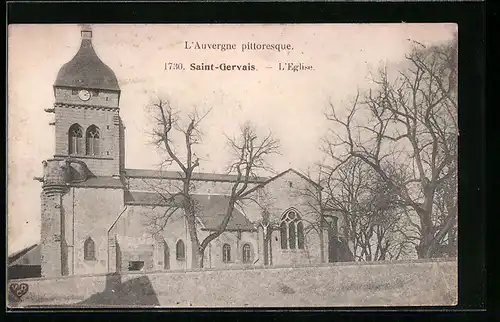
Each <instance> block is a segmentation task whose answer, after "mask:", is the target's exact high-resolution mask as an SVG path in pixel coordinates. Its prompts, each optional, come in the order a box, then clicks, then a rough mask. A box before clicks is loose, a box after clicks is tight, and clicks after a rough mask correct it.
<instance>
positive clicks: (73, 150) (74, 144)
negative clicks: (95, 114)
mask: <svg viewBox="0 0 500 322" xmlns="http://www.w3.org/2000/svg"><path fill="white" fill-rule="evenodd" d="M83 153H84V148H83V129H82V127H81V126H80V125H79V124H73V125H71V126H70V128H69V131H68V154H70V155H71V154H83Z"/></svg>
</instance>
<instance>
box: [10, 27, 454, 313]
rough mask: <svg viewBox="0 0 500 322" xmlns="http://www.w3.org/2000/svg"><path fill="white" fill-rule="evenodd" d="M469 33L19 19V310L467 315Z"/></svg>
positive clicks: (13, 38) (14, 287)
mask: <svg viewBox="0 0 500 322" xmlns="http://www.w3.org/2000/svg"><path fill="white" fill-rule="evenodd" d="M457 33H458V29H457V25H456V24H438V23H435V24H430V23H429V24H405V23H402V24H260V25H259V24H247V25H246V24H241V25H239V24H233V25H231V24H189V25H188V24H185V25H174V24H168V25H167V24H151V25H141V24H133V25H132V24H130V25H125V24H122V25H118V24H117V25H110V24H106V25H100V24H96V25H85V24H82V25H65V24H62V25H61V24H58V25H50V24H44V25H9V29H8V154H7V155H8V254H9V258H8V263H7V266H8V274H7V279H8V281H7V287H8V290H7V292H8V306H9V307H25V308H29V307H61V306H62V307H162V308H176V307H183V308H189V307H204V308H211V307H237V308H252V307H271V308H272V307H359V306H435V305H456V304H457V298H458V282H457V274H458V273H457V272H458V267H457V265H458V264H457V242H458V241H457V239H458V234H457V229H458V227H457V216H458V212H457V176H458V172H457V156H458V149H457V140H458V122H457V118H458V115H457V114H458V97H457V96H458V94H457V87H458V85H457V84H458V78H457V75H458V59H457V57H458V45H457V41H458V40H457Z"/></svg>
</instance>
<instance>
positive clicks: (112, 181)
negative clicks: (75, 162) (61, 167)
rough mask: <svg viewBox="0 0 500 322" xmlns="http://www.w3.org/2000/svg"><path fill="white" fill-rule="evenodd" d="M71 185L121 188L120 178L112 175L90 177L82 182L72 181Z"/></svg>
mask: <svg viewBox="0 0 500 322" xmlns="http://www.w3.org/2000/svg"><path fill="white" fill-rule="evenodd" d="M71 186H74V187H81V188H123V184H122V182H121V180H120V179H118V178H114V177H90V178H88V179H87V180H85V181H83V182H73V183H71Z"/></svg>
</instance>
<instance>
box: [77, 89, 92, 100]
mask: <svg viewBox="0 0 500 322" xmlns="http://www.w3.org/2000/svg"><path fill="white" fill-rule="evenodd" d="M78 97H79V98H80V99H81V100H82V101H88V100H89V99H90V92H89V91H87V90H85V89H82V90H81V91H80V92H78Z"/></svg>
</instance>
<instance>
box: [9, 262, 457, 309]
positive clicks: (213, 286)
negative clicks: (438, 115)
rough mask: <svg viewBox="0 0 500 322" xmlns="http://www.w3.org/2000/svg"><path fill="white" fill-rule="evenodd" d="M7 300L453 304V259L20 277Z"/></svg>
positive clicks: (153, 303) (274, 304)
mask: <svg viewBox="0 0 500 322" xmlns="http://www.w3.org/2000/svg"><path fill="white" fill-rule="evenodd" d="M12 283H26V284H28V286H29V291H28V293H27V294H26V295H24V296H23V298H22V300H21V301H13V300H12V298H11V297H9V298H11V301H10V302H9V306H10V307H13V306H17V307H30V306H44V307H46V306H78V307H81V306H87V307H88V306H91V307H101V306H105V307H110V306H129V307H130V306H134V307H155V306H156V307H158V306H159V307H243V308H244V307H330V306H394V305H396V306H421V305H425V306H435V305H450V306H451V305H456V304H457V301H458V265H457V261H456V259H455V260H453V259H452V260H447V259H444V260H432V261H429V260H427V261H426V260H413V261H398V262H370V263H335V264H322V265H308V266H300V267H294V268H290V267H286V268H285V267H272V268H248V269H238V268H234V269H210V270H208V269H207V270H192V271H169V272H154V273H149V274H141V273H133V274H123V275H118V274H102V275H85V276H68V277H62V278H50V279H24V280H15V281H12Z"/></svg>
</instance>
